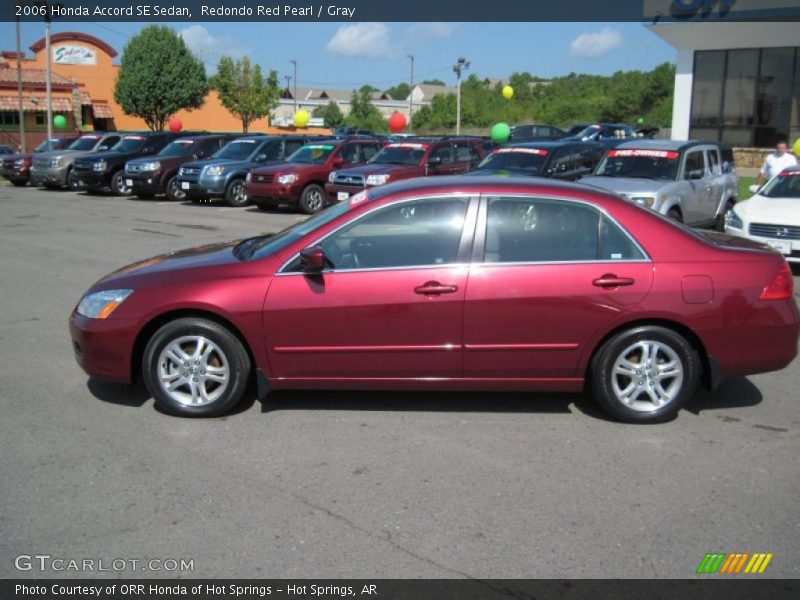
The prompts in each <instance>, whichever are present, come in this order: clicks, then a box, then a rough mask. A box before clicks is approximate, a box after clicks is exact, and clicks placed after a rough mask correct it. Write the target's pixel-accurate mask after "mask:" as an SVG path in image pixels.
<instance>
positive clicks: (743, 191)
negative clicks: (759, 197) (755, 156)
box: [736, 175, 756, 202]
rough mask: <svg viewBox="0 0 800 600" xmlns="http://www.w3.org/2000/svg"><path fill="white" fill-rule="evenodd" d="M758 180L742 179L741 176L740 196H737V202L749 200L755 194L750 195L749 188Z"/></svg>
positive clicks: (753, 178)
mask: <svg viewBox="0 0 800 600" xmlns="http://www.w3.org/2000/svg"><path fill="white" fill-rule="evenodd" d="M755 182H756V178H755V177H742V176H741V175H740V176H739V195H738V196H736V201H737V202H741V201H742V200H747V199H748V198H749V197H750V196H752V195H753V194H751V193H750V190H748V189H747V188H749V187H750V186H751V185H753V184H755Z"/></svg>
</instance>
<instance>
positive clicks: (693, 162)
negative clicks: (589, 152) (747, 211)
mask: <svg viewBox="0 0 800 600" xmlns="http://www.w3.org/2000/svg"><path fill="white" fill-rule="evenodd" d="M726 158H727V160H726ZM732 160H733V154H732V153H729V152H725V151H724V149H723V148H722V147H720V145H719V144H717V143H715V142H702V141H689V142H677V141H668V140H663V141H661V140H639V141H636V142H626V143H624V144H622V145H620V146H618V147H617V148H614V149H612V150H609V151H608V152H607V153H606V155H605V157H603V160H601V161H600V164H599V165H597V169H595V172H594V175H593V176H591V177H584V178H583V179H581V183H586V184H588V185H592V186H595V187H599V188H603V189H606V190H610V191H612V192H616V193H618V194H620V195H621V196H624V197H625V198H627V199H628V200H630V201H631V202H635V203H636V204H640V205H642V206H646V207H648V208H651V209H653V210H654V211H656V212H660V213H661V214H663V215H666V216H668V217H671V218H673V219H675V220H676V221H682V222H684V223H688V224H691V225H694V226H708V225H715V226H716V227H717V228H718V229H721V228H722V224H723V219H724V216H725V213H726V212H727V211H728V210H729V209H730V208H731V207H732V206H733V204H734V203H735V202H736V195H737V193H738V191H739V178H738V176H737V175H736V170H735V168H734V167H733V164H732Z"/></svg>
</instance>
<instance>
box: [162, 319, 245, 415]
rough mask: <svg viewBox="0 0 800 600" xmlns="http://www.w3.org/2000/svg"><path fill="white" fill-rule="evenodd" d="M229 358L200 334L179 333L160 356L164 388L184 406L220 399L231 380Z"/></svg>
mask: <svg viewBox="0 0 800 600" xmlns="http://www.w3.org/2000/svg"><path fill="white" fill-rule="evenodd" d="M228 365H229V363H228V359H227V357H226V356H225V353H224V352H223V351H222V350H221V348H220V347H219V346H218V345H217V344H215V343H214V342H212V341H211V340H209V339H208V338H206V337H204V336H201V335H188V336H182V337H179V338H177V339H175V340H173V341H171V342H170V343H169V344H167V345H166V346H165V347H164V349H163V350H162V351H161V354H160V355H159V357H158V381H159V383H160V385H161V388H162V389H163V390H164V392H165V393H166V394H167V395H169V397H170V398H171V399H172V400H174V401H175V402H177V403H179V404H181V405H183V406H205V405H208V404H211V403H212V402H214V401H216V400H218V399H219V397H220V396H222V394H224V393H225V390H226V389H227V388H228V385H229V383H230V369H229V366H228Z"/></svg>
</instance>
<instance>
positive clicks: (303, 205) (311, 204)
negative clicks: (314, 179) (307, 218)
mask: <svg viewBox="0 0 800 600" xmlns="http://www.w3.org/2000/svg"><path fill="white" fill-rule="evenodd" d="M297 207H298V208H299V209H300V210H301V211H302V212H304V213H305V214H307V215H313V214H316V213H318V212H319V211H321V210H322V209H323V208H325V190H323V189H322V187H320V186H318V185H317V184H316V183H311V184H309V185H307V186H306V187H305V189H304V190H303V193H302V194H300V201H299V202H298V203H297Z"/></svg>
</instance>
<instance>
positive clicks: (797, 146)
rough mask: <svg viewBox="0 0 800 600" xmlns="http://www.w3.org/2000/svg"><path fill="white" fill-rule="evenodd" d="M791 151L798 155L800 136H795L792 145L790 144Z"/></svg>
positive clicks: (799, 153) (799, 152) (799, 151)
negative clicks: (795, 139) (795, 138)
mask: <svg viewBox="0 0 800 600" xmlns="http://www.w3.org/2000/svg"><path fill="white" fill-rule="evenodd" d="M792 152H794V153H795V155H796V156H800V138H797V141H796V142H795V143H794V146H792Z"/></svg>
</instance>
